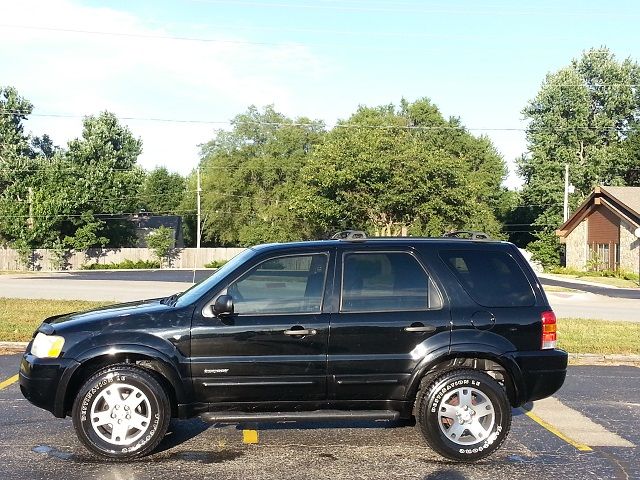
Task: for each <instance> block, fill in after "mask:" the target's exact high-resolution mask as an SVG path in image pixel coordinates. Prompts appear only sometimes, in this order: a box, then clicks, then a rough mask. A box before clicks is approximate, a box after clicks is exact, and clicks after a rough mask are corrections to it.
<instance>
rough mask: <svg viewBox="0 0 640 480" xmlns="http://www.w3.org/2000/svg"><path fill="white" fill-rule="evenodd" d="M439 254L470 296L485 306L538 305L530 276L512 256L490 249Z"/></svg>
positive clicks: (451, 251)
mask: <svg viewBox="0 0 640 480" xmlns="http://www.w3.org/2000/svg"><path fill="white" fill-rule="evenodd" d="M440 257H441V258H442V259H443V260H444V262H445V263H446V264H447V266H448V267H449V269H450V270H451V271H452V272H453V274H454V275H455V276H456V278H457V279H458V281H459V282H460V283H461V284H462V286H463V287H464V289H465V290H466V291H467V293H468V294H469V295H471V298H473V299H474V300H475V301H476V302H477V303H478V304H480V305H483V306H485V307H526V306H531V305H534V304H535V297H534V295H533V290H532V288H531V285H530V284H529V281H528V280H527V277H525V275H524V272H523V271H522V269H521V268H520V266H519V265H518V264H517V263H516V261H515V260H514V259H513V257H512V256H511V255H509V254H508V253H505V252H498V251H487V250H482V251H480V250H448V251H442V252H440Z"/></svg>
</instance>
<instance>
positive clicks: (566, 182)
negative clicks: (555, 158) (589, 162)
mask: <svg viewBox="0 0 640 480" xmlns="http://www.w3.org/2000/svg"><path fill="white" fill-rule="evenodd" d="M567 220H569V164H568V163H567V164H566V165H565V166H564V213H563V222H566V221H567Z"/></svg>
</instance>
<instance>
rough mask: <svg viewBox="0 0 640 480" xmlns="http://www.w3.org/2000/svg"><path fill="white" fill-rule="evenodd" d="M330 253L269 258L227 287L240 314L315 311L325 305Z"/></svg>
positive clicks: (235, 308)
mask: <svg viewBox="0 0 640 480" xmlns="http://www.w3.org/2000/svg"><path fill="white" fill-rule="evenodd" d="M327 258H328V257H327V255H325V254H314V255H296V256H290V257H279V258H274V259H271V260H267V261H265V262H262V263H261V264H259V265H257V266H256V267H254V268H252V269H251V270H250V271H249V272H247V273H245V274H244V275H243V276H242V277H241V278H240V279H239V280H237V281H235V282H233V283H232V284H231V285H229V287H227V294H229V295H231V296H232V297H233V304H234V310H235V312H236V313H240V314H259V313H312V312H319V311H320V309H321V306H322V294H323V292H324V282H325V273H326V270H327Z"/></svg>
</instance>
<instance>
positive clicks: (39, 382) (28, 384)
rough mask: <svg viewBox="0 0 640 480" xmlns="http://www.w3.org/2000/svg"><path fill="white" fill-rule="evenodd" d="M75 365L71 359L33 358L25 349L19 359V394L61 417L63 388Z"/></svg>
mask: <svg viewBox="0 0 640 480" xmlns="http://www.w3.org/2000/svg"><path fill="white" fill-rule="evenodd" d="M79 365H80V364H79V363H78V362H76V361H75V360H72V359H65V358H37V357H34V356H33V355H31V354H30V353H29V350H27V353H25V354H24V356H23V357H22V361H21V362H20V390H21V391H22V395H24V397H25V398H26V399H27V400H29V401H30V402H31V403H32V404H34V405H35V406H36V407H40V408H44V409H45V410H48V411H50V412H51V413H53V414H54V415H55V416H56V417H60V418H63V417H64V416H65V415H66V412H65V392H66V387H67V384H68V383H69V379H70V378H71V375H72V374H73V372H74V371H75V369H76V368H77V367H78V366H79Z"/></svg>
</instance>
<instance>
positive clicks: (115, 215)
mask: <svg viewBox="0 0 640 480" xmlns="http://www.w3.org/2000/svg"><path fill="white" fill-rule="evenodd" d="M7 91H8V92H9V93H7ZM3 98H4V101H3V103H2V105H0V108H1V109H2V110H3V111H7V110H10V111H20V112H23V113H21V114H19V115H18V114H16V115H15V116H13V117H12V116H9V118H10V119H12V120H11V121H6V120H5V121H3V122H2V123H1V124H0V129H1V133H2V138H1V141H0V151H2V168H1V169H0V235H2V237H4V238H5V239H6V240H8V241H10V242H16V241H20V242H25V243H26V244H27V245H29V246H31V248H39V247H53V246H54V245H57V246H58V248H59V245H60V242H63V243H64V244H65V246H66V247H68V248H75V249H77V250H86V249H88V248H90V247H93V246H104V245H110V246H120V245H126V244H128V243H129V241H130V240H131V239H132V238H133V235H134V231H133V225H132V224H131V223H130V222H128V221H127V220H126V219H125V218H124V217H125V216H126V215H125V214H129V213H133V212H136V211H137V208H138V203H139V199H138V197H139V195H138V191H139V187H140V184H141V182H142V176H143V172H142V170H141V169H140V168H139V167H137V166H136V161H137V157H138V155H139V154H140V152H141V148H142V146H141V142H140V140H138V139H136V138H135V137H133V135H132V134H131V132H130V131H129V130H128V129H127V128H126V127H124V126H122V125H120V123H119V122H118V119H117V118H116V117H115V116H114V115H113V114H111V113H108V112H104V113H101V114H99V115H97V116H90V117H86V118H85V119H84V121H83V131H82V136H81V137H80V138H77V139H74V140H72V141H70V142H69V144H68V146H67V149H65V150H63V149H59V148H57V147H55V146H54V145H53V144H52V142H51V140H50V138H49V137H48V136H46V135H44V136H43V137H41V138H34V139H31V138H30V137H29V136H27V135H25V134H24V131H23V130H24V129H23V123H22V122H23V121H24V120H25V119H26V118H27V115H28V114H29V113H30V112H31V106H30V104H29V103H28V102H26V101H25V100H24V99H21V97H19V96H18V95H17V93H15V91H14V90H12V89H8V90H7V89H5V91H4V97H3ZM5 117H7V116H6V115H0V119H5Z"/></svg>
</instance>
